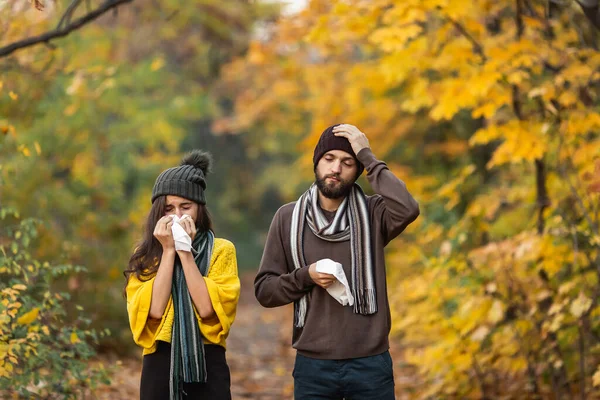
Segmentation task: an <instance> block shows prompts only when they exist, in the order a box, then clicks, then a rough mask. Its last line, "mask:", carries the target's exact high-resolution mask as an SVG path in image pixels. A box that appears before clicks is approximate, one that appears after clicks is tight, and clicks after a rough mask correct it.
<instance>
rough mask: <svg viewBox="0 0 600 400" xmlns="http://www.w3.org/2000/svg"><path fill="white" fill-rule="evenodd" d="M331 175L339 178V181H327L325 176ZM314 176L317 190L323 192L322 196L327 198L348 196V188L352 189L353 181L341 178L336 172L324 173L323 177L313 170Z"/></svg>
mask: <svg viewBox="0 0 600 400" xmlns="http://www.w3.org/2000/svg"><path fill="white" fill-rule="evenodd" d="M331 177H335V178H337V179H339V182H331V183H327V181H326V180H327V178H331ZM315 178H316V183H317V188H319V191H320V192H321V193H323V196H325V197H327V198H328V199H341V198H343V197H346V196H348V195H349V194H350V190H352V186H353V185H354V182H350V181H345V180H343V179H342V178H340V176H339V175H336V174H330V175H325V176H324V177H320V176H319V175H318V174H317V173H316V172H315Z"/></svg>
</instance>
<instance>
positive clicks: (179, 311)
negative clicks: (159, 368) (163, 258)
mask: <svg viewBox="0 0 600 400" xmlns="http://www.w3.org/2000/svg"><path fill="white" fill-rule="evenodd" d="M214 240H215V237H214V234H213V233H212V231H207V232H198V234H196V237H195V238H194V241H193V242H192V251H193V252H194V254H195V255H194V260H195V261H196V265H197V266H198V269H199V270H200V273H201V274H202V276H206V275H207V274H208V270H209V268H210V257H211V255H212V250H213V243H214ZM182 268H183V266H182V265H181V260H180V259H179V257H175V268H174V271H173V286H172V288H171V294H172V295H173V308H174V310H175V320H174V322H173V332H172V336H171V378H170V382H169V386H170V391H171V396H170V398H171V400H179V399H181V398H182V392H183V383H184V382H186V383H189V382H206V361H205V359H204V344H203V343H202V333H201V332H200V327H199V326H198V320H197V319H196V314H195V312H194V305H193V303H192V298H191V297H190V292H189V290H188V287H187V284H186V282H185V275H184V274H183V269H182Z"/></svg>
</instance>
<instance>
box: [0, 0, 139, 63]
mask: <svg viewBox="0 0 600 400" xmlns="http://www.w3.org/2000/svg"><path fill="white" fill-rule="evenodd" d="M131 1H133V0H107V1H106V2H105V3H104V4H103V5H101V6H100V7H98V8H97V9H96V10H94V11H92V12H90V13H88V14H86V15H84V16H83V17H81V18H78V19H76V20H75V21H73V23H69V24H67V25H66V26H64V27H61V28H57V29H55V30H52V31H49V32H46V33H44V34H41V35H38V36H32V37H30V38H27V39H23V40H19V41H17V42H14V43H11V44H9V45H7V46H4V47H1V48H0V58H2V57H6V56H8V55H10V54H12V53H13V52H15V51H17V50H19V49H24V48H26V47H31V46H35V45H37V44H40V43H45V44H49V42H50V40H52V39H56V38H60V37H64V36H67V35H68V34H69V33H71V32H73V31H74V30H77V29H79V28H81V27H82V26H84V25H86V24H88V23H90V22H92V21H94V20H95V19H96V18H98V17H100V16H102V15H103V14H105V13H106V12H108V11H110V10H112V9H116V8H117V7H118V6H120V5H121V4H125V3H130V2H131ZM76 2H77V3H79V2H78V1H76ZM74 3H75V2H74Z"/></svg>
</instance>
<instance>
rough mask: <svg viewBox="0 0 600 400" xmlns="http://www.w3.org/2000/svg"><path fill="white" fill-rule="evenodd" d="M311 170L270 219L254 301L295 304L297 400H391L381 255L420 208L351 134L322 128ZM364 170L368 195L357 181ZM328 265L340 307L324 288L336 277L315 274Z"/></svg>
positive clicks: (360, 137)
mask: <svg viewBox="0 0 600 400" xmlns="http://www.w3.org/2000/svg"><path fill="white" fill-rule="evenodd" d="M313 163H314V170H315V177H316V182H315V184H313V185H312V186H311V187H310V188H309V189H308V190H307V191H306V192H305V193H304V194H303V195H302V196H301V197H300V199H299V200H298V201H296V202H294V203H290V204H286V205H284V206H283V207H281V208H280V209H279V210H278V211H277V213H276V214H275V216H274V218H273V222H272V224H271V228H270V230H269V234H268V237H267V242H266V245H265V250H264V253H263V257H262V260H261V263H260V269H259V272H258V274H257V276H256V279H255V281H254V289H255V294H256V298H257V299H258V301H259V302H260V303H261V304H262V305H263V306H264V307H278V306H283V305H286V304H289V303H291V302H294V310H295V313H294V333H293V338H292V345H293V347H294V348H295V349H296V350H297V355H296V363H295V366H294V372H293V376H294V398H295V399H296V400H303V399H343V398H345V399H378V400H386V399H394V376H393V368H392V360H391V357H390V355H389V351H388V349H389V341H388V335H389V331H390V326H391V318H390V310H389V303H388V298H387V288H386V273H385V259H384V247H385V246H386V245H387V244H388V243H389V242H390V241H391V240H392V239H394V238H395V237H396V236H398V235H399V234H400V233H401V232H402V231H403V230H404V229H405V228H406V227H407V226H408V225H409V224H410V223H411V222H413V221H414V220H415V219H416V218H417V216H418V215H419V206H418V204H417V202H416V201H415V199H413V197H412V196H411V195H410V193H409V192H408V190H407V189H406V185H405V184H404V182H402V181H401V180H399V179H398V178H396V177H395V176H394V175H393V174H392V173H391V172H390V170H389V169H388V167H387V165H386V164H385V163H384V162H382V161H379V160H377V159H376V158H375V156H374V155H373V153H372V151H371V148H370V147H369V141H368V139H367V137H366V136H365V134H364V133H362V132H361V131H360V130H359V129H358V128H356V127H355V126H352V125H347V124H342V125H334V126H331V127H329V128H327V129H326V130H325V131H324V132H323V134H322V135H321V138H320V139H319V142H318V144H317V146H316V148H315V151H314V156H313ZM363 169H366V170H367V180H368V181H369V183H370V184H371V187H372V188H373V191H374V192H375V193H376V194H375V195H374V196H365V195H364V193H363V191H362V189H361V188H360V186H359V185H358V184H356V183H355V181H356V179H357V178H358V177H359V176H360V175H361V173H362V172H363ZM327 259H329V260H327ZM330 260H332V261H330ZM333 262H336V263H340V264H341V268H343V272H344V274H345V277H346V278H347V282H348V284H349V289H350V293H348V296H346V299H345V300H344V299H339V290H336V291H333V290H331V293H330V292H329V291H328V290H327V289H328V288H330V289H331V288H332V287H333V286H332V285H335V284H336V283H337V282H336V278H335V276H334V275H333V274H331V273H323V272H318V271H317V269H318V265H317V264H319V265H321V266H325V265H329V266H331V264H333ZM329 272H331V270H330V271H329ZM338 276H339V275H338ZM338 286H339V285H338ZM338 289H339V288H338ZM342 290H343V286H342ZM336 293H337V294H338V296H337V297H334V294H336ZM348 299H350V300H353V302H350V301H349V300H348ZM346 302H348V303H353V305H352V306H344V305H342V304H345V303H346Z"/></svg>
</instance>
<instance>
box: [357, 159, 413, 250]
mask: <svg viewBox="0 0 600 400" xmlns="http://www.w3.org/2000/svg"><path fill="white" fill-rule="evenodd" d="M357 158H358V160H359V161H360V162H361V163H362V164H363V165H364V166H365V169H366V170H367V180H368V181H369V184H370V185H371V187H372V188H373V191H374V192H375V193H376V195H375V196H373V200H372V201H373V202H374V204H373V205H372V209H373V212H374V216H375V218H377V219H378V220H380V221H381V227H382V228H381V229H382V232H381V233H382V234H383V237H384V239H385V244H386V245H387V244H388V243H389V242H390V241H391V240H392V239H394V238H395V237H397V236H398V235H399V234H400V233H402V231H404V229H406V227H407V226H408V225H409V224H410V223H412V222H413V221H414V220H415V219H417V217H418V216H419V213H420V211H419V204H418V203H417V201H416V200H415V199H414V198H413V197H412V195H411V194H410V193H409V192H408V190H407V189H406V184H405V183H404V182H402V181H401V180H400V179H398V178H397V177H396V176H395V175H394V174H393V173H392V172H391V171H390V170H389V168H388V166H387V165H386V163H384V162H383V161H380V160H378V159H376V158H375V155H374V154H373V152H372V151H371V149H370V148H365V149H362V150H361V151H360V152H359V153H358V154H357Z"/></svg>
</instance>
